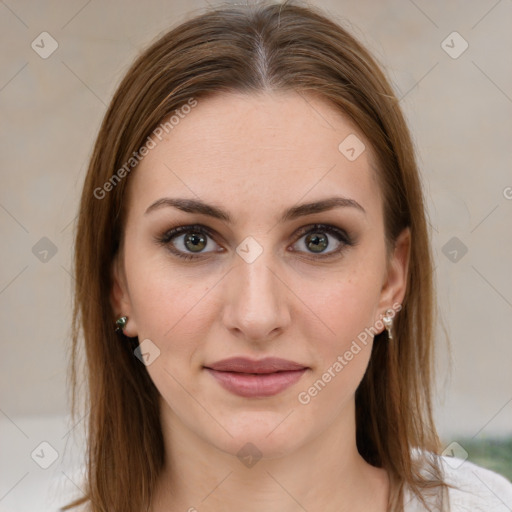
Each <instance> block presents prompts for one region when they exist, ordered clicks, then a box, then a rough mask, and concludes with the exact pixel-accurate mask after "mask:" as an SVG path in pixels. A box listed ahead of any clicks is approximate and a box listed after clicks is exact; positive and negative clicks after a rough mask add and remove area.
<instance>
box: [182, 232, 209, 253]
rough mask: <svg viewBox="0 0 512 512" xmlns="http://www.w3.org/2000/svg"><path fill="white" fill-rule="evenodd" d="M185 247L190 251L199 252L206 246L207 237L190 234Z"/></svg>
mask: <svg viewBox="0 0 512 512" xmlns="http://www.w3.org/2000/svg"><path fill="white" fill-rule="evenodd" d="M185 245H186V246H187V248H188V249H190V250H192V251H195V252H198V251H196V249H197V250H201V249H204V247H205V246H206V237H205V236H204V235H201V234H199V235H198V234H192V235H191V234H189V235H187V236H186V238H185Z"/></svg>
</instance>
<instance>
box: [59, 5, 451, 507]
mask: <svg viewBox="0 0 512 512" xmlns="http://www.w3.org/2000/svg"><path fill="white" fill-rule="evenodd" d="M262 90H270V91H271V90H276V91H277V90H294V91H297V92H299V93H302V92H308V93H316V94H318V95H320V96H321V97H323V98H324V99H327V100H329V101H330V102H331V104H332V105H333V108H336V109H339V111H340V112H342V113H344V114H345V115H347V116H348V117H349V118H350V119H352V120H353V122H354V123H355V124H356V125H357V126H358V127H359V129H360V130H361V131H362V133H364V135H365V136H366V138H367V140H368V141H369V142H370V144H371V146H372V148H373V150H374V152H375V155H376V158H377V163H378V166H377V167H378V170H376V175H377V179H378V180H379V184H380V187H381V191H382V194H383V198H384V218H385V232H386V240H387V243H388V247H393V243H394V241H395V240H396V238H397V236H398V235H399V233H400V232H401V231H402V230H403V229H404V228H406V227H409V228H410V231H411V235H412V246H411V253H410V263H409V275H408V281H407V291H406V295H405V298H404V301H403V308H402V310H401V311H400V313H399V314H398V315H397V316H396V319H395V325H394V333H395V335H394V339H393V342H391V343H388V342H386V340H385V339H382V340H380V339H379V338H380V337H382V336H386V334H385V333H383V334H380V335H377V336H376V339H375V343H374V348H373V351H372V354H371V358H370V362H369V366H368V369H367V371H366V374H365V376H364V378H363V380H362V382H361V384H360V386H359V388H358V390H357V392H356V422H357V447H358V450H359V452H360V454H361V455H362V456H363V457H364V459H365V460H366V461H367V462H368V463H370V464H372V465H375V466H378V467H382V468H385V469H386V470H387V472H388V474H389V476H390V482H391V493H390V500H389V510H397V511H400V510H402V509H403V507H402V500H403V492H404V484H406V485H407V486H409V487H410V489H411V490H412V491H413V493H414V494H415V495H416V496H417V497H418V499H420V500H422V498H423V496H425V495H426V494H427V493H428V491H432V490H434V491H435V492H436V493H437V494H438V495H439V496H446V493H445V490H446V486H445V483H444V482H443V479H442V471H441V468H440V466H439V462H438V461H437V459H436V458H435V457H434V458H432V457H427V456H426V455H423V454H426V453H433V454H438V453H439V451H440V441H439V438H438V434H437V432H436V429H435V426H434V422H433V415H432V404H431V392H432V383H433V366H434V365H433V355H434V354H433V345H434V344H433V325H434V321H435V318H434V315H435V307H434V294H433V279H432V255H431V249H430V242H429V233H428V229H427V223H426V217H425V211H424V200H423V197H422V188H421V182H420V178H419V175H418V169H417V165H416V162H415V156H414V151H413V146H412V142H411V138H410V135H409V131H408V128H407V126H406V123H405V121H404V118H403V115H402V113H401V110H400V107H399V102H398V100H397V98H396V97H395V95H394V93H393V90H392V88H391V87H390V85H389V83H388V82H387V80H386V78H385V76H384V74H383V73H382V71H381V70H380V69H379V66H378V65H377V64H376V62H375V61H374V60H373V58H372V57H371V56H370V55H369V53H368V51H367V50H366V49H365V48H363V47H362V46H361V45H360V44H359V43H358V42H357V41H356V40H355V39H354V37H353V36H351V35H350V34H349V33H348V32H347V31H346V30H345V29H343V28H342V27H341V26H340V25H339V24H338V23H336V22H334V21H331V20H330V19H328V18H327V17H326V15H325V14H324V13H322V12H321V11H320V10H319V9H317V8H313V7H310V6H308V7H305V6H300V5H296V4H293V3H291V2H285V3H283V4H278V3H259V4H253V5H246V6H239V5H238V6H229V7H221V8H216V9H213V8H212V9H209V10H207V11H206V12H203V13H201V14H199V15H196V16H194V17H193V18H191V19H189V20H187V21H185V22H183V23H181V24H180V25H179V26H177V27H176V28H174V29H172V30H170V31H169V32H167V33H165V34H164V35H163V36H161V37H159V38H158V39H157V40H156V42H154V43H153V44H152V45H151V46H150V47H149V48H148V49H146V50H145V51H144V52H143V53H142V54H141V55H140V56H139V57H138V58H137V59H136V61H135V62H134V63H133V65H132V66H131V68H130V69H129V71H128V72H127V73H126V75H125V77H124V79H123V80H122V82H121V84H120V85H119V87H118V89H117V91H116V92H115V94H114V97H113V99H112V101H111V103H110V106H109V108H108V110H107V113H106V115H105V118H104V120H103V123H102V125H101V128H100V131H99V133H98V137H97V140H96V144H95V146H94V150H93V153H92V157H91V160H90V165H89V169H88V173H87V176H86V179H85V183H84V187H83V193H82V197H81V203H80V212H79V219H78V226H77V231H76V245H75V269H74V272H75V278H76V291H75V303H74V316H73V349H72V364H71V375H72V379H73V390H74V392H73V410H74V411H75V412H76V410H77V408H78V407H77V403H78V400H77V389H78V387H79V375H80V373H81V370H82V368H81V367H80V361H81V359H80V354H81V349H82V346H83V347H84V348H85V358H86V365H85V366H86V375H85V378H86V382H87V397H86V403H87V404H88V444H87V446H88V460H87V487H86V496H85V497H83V498H81V499H80V500H77V501H76V502H74V503H73V504H71V505H69V506H68V507H66V508H70V507H72V506H75V505H77V504H79V503H85V502H89V507H90V509H91V510H92V511H93V512H100V511H101V512H107V511H108V512H114V511H122V512H140V511H142V510H147V508H148V506H149V504H150V502H151V496H152V492H153V490H154V487H155V483H156V481H157V479H158V476H159V473H160V471H161V469H162V467H163V462H164V461H163V456H164V446H163V436H162V432H161V425H160V420H159V407H158V397H159V394H158V391H157V390H156V388H155V386H154V384H153V383H152V381H151V379H150V378H149V376H148V373H147V371H146V369H145V367H144V366H143V365H142V364H140V362H139V361H138V359H137V358H136V357H135V356H134V354H133V346H132V347H131V348H130V347H129V346H123V345H122V344H120V343H119V340H118V339H117V337H116V334H115V333H114V330H113V327H114V323H113V322H114V312H113V311H112V307H111V303H110V294H111V288H112V273H111V269H112V262H113V260H114V257H115V255H116V253H117V251H118V250H119V246H120V243H122V235H123V225H124V218H125V211H124V208H125V204H126V201H125V191H126V186H127V184H128V182H129V180H130V176H129V174H130V172H136V163H137V162H136V161H131V160H130V159H131V158H133V155H134V154H139V153H138V152H139V149H140V148H141V147H142V146H143V145H144V144H146V143H147V140H148V137H149V136H150V135H151V133H152V131H153V130H155V128H156V127H157V126H158V125H159V123H161V122H162V120H165V119H167V118H169V116H172V115H173V114H175V111H176V110H178V109H179V108H181V107H182V106H183V105H186V104H187V103H189V104H190V103H191V100H192V101H199V102H200V101H201V98H205V97H207V96H208V95H211V94H218V93H222V92H229V91H243V92H246V93H251V92H258V91H262ZM171 136H172V135H171ZM127 162H131V163H130V164H129V165H127ZM132 168H133V170H132ZM121 169H124V172H121V171H120V170H121ZM82 333H83V339H82V337H81V334H82ZM133 341H134V343H135V345H136V343H137V339H136V338H135V339H134V340H133ZM415 449H417V450H418V452H417V453H418V458H415V457H414V456H413V451H414V450H415ZM422 467H423V468H424V467H427V468H428V470H427V474H425V473H424V472H422V471H421V468H422ZM439 503H440V501H438V504H437V505H436V507H435V508H436V509H437V510H441V507H439Z"/></svg>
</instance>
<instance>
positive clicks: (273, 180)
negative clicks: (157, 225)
mask: <svg viewBox="0 0 512 512" xmlns="http://www.w3.org/2000/svg"><path fill="white" fill-rule="evenodd" d="M187 112H188V113H187V114H184V113H182V115H181V116H180V117H179V118H178V117H177V116H175V118H174V119H173V124H172V125H167V132H168V133H166V132H165V131H163V133H162V134H161V137H160V138H161V139H162V140H159V139H158V138H155V137H153V140H154V141H155V142H156V146H155V147H154V148H153V149H151V150H150V151H149V152H148V154H147V155H146V156H145V157H144V158H143V160H142V161H141V163H140V164H139V165H138V167H137V168H136V170H135V171H134V172H133V175H132V176H131V177H130V182H131V184H130V187H129V190H130V194H129V202H130V209H134V208H135V209H136V210H140V209H142V208H145V207H147V206H148V205H149V204H150V203H151V202H153V201H155V200H156V199H159V198H160V197H164V196H180V197H184V196H185V197H190V198H201V199H203V200H205V201H208V199H212V200H215V201H216V202H219V201H221V202H222V203H223V204H230V205H232V206H233V208H235V207H239V208H240V209H241V210H243V211H244V212H246V213H248V212H249V211H255V208H258V207H261V208H262V209H264V210H265V211H268V212H271V210H272V206H273V205H276V206H277V205H280V204H281V202H282V203H283V204H287V205H288V204H291V203H294V202H298V201H299V200H300V199H302V198H303V199H304V200H315V199H321V198H323V197H326V196H328V195H333V192H338V193H339V194H342V195H344V196H346V197H350V198H352V199H355V200H356V201H358V202H360V203H364V205H365V209H370V210H371V208H372V206H371V205H372V204H373V205H374V206H376V207H377V211H376V212H375V213H378V210H380V207H379V202H380V192H379V187H378V184H377V180H376V179H375V173H376V169H375V166H374V164H373V161H374V158H373V155H372V151H371V148H370V147H369V144H368V143H367V141H366V140H365V138H364V136H363V135H362V134H361V132H360V131H359V130H358V129H357V128H356V127H355V125H354V124H353V123H352V122H350V121H349V119H348V118H347V117H346V116H344V115H343V114H341V113H340V112H339V111H338V110H337V109H335V108H334V107H333V106H332V105H331V104H330V103H328V102H327V101H326V100H323V99H321V98H319V97H318V96H314V95H311V94H304V93H297V92H292V91H286V92H274V91H273V92H265V93H258V94H253V93H251V94H243V93H223V94H217V95H215V96H212V97H209V98H203V99H201V98H199V99H198V100H197V106H195V107H194V108H193V109H190V111H189V110H188V109H187ZM170 126H172V128H170ZM359 153H360V154H359ZM354 157H356V158H354Z"/></svg>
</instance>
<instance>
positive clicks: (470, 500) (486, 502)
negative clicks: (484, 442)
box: [404, 456, 512, 512]
mask: <svg viewBox="0 0 512 512" xmlns="http://www.w3.org/2000/svg"><path fill="white" fill-rule="evenodd" d="M437 457H439V458H440V459H441V468H442V470H443V473H444V481H445V482H446V483H448V484H451V485H454V486H457V487H458V489H451V488H450V489H449V491H448V494H449V498H450V512H511V511H512V483H511V482H510V481H509V480H507V479H506V478H505V477H504V476H502V475H500V474H498V473H496V472H494V471H491V470H489V469H485V468H482V467H480V466H477V465H476V464H474V463H472V462H469V461H468V460H463V459H460V458H458V457H447V456H437ZM427 502H428V501H427ZM425 510H427V509H425V507H424V506H423V505H422V504H421V502H419V501H418V500H417V498H416V497H415V496H414V495H413V494H412V493H411V492H410V490H409V489H407V488H406V490H405V494H404V511H405V512H424V511H425Z"/></svg>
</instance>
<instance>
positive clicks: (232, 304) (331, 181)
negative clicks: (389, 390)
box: [112, 92, 408, 457]
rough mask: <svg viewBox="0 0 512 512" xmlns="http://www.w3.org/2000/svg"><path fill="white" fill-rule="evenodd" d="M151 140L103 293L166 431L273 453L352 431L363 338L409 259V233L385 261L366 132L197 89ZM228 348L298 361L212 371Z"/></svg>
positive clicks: (272, 101)
mask: <svg viewBox="0 0 512 512" xmlns="http://www.w3.org/2000/svg"><path fill="white" fill-rule="evenodd" d="M164 134H165V133H164ZM347 137H348V138H347ZM155 141H156V142H157V144H156V147H154V148H153V149H151V150H150V151H149V153H148V154H147V156H145V157H144V159H143V160H142V162H141V163H140V165H139V167H138V168H137V169H136V170H135V171H133V174H132V175H131V176H129V177H128V178H125V179H129V180H130V186H129V193H128V195H127V197H126V200H127V201H128V213H127V218H126V224H125V232H124V246H123V250H122V253H121V255H120V258H119V260H118V262H117V263H119V265H118V266H114V276H115V285H114V288H113V294H112V301H113V307H114V311H115V312H116V313H117V314H119V315H126V316H128V324H127V326H126V329H125V333H126V334H127V335H129V336H138V338H139V342H140V343H141V344H142V352H143V353H144V354H145V356H144V357H143V359H144V360H145V363H146V365H147V371H148V372H149V375H150V376H151V378H152V380H153V382H154V383H155V385H156V387H157V388H158V390H159V392H160V394H161V407H162V418H163V422H164V423H163V424H164V428H169V429H171V430H172V431H173V432H175V433H178V432H181V433H183V435H186V436H188V437H189V438H190V439H192V438H194V439H196V440H197V441H201V442H204V443H207V444H208V445H211V446H213V447H216V448H219V449H220V450H222V451H225V452H228V453H232V454H236V453H238V452H239V450H240V449H241V448H242V447H243V446H245V445H246V443H248V442H250V443H252V444H253V445H255V446H256V447H257V449H258V450H259V451H260V452H261V453H262V454H263V455H264V456H268V457H276V456H282V455H285V454H287V453H291V452H293V451H294V450H297V449H298V448H299V447H300V446H302V445H304V444H305V443H307V442H308V441H311V440H313V439H314V438H316V437H317V436H319V435H320V434H322V433H324V432H325V431H326V430H327V429H328V428H336V429H341V430H337V431H339V432H346V433H348V432H352V429H353V428H354V394H355V391H356V388H357V387H358V384H359V383H360V381H361V379H362V377H363V375H364V372H365V370H366V367H367V364H368V360H369V357H370V353H371V347H372V342H373V339H372V333H375V332H380V331H382V330H383V325H382V323H381V322H380V319H381V315H382V314H383V313H384V312H385V311H386V309H388V308H393V305H394V304H395V309H396V304H397V303H400V302H401V300H402V298H403V295H404V292H405V280H406V272H407V258H408V233H407V232H404V233H403V236H401V237H400V239H399V241H400V243H399V244H398V245H397V249H396V250H395V253H394V255H392V259H391V260H389V261H388V260H386V246H385V238H384V222H383V213H382V208H383V207H382V198H381V195H380V191H379V186H378V183H377V180H376V173H377V172H378V170H377V169H376V168H375V166H374V164H373V163H372V156H371V149H370V148H369V145H368V143H367V141H366V140H365V138H364V137H363V136H362V135H361V134H360V132H359V131H358V130H357V129H356V128H355V127H354V126H353V125H352V124H351V123H350V122H349V121H348V120H347V119H346V118H345V117H344V116H342V115H340V114H339V113H338V112H337V111H336V110H334V108H333V107H332V106H330V105H329V104H328V103H326V102H324V101H323V100H321V99H319V98H317V97H314V96H306V95H302V94H301V95H299V94H296V93H293V92H287V93H275V92H273V93H265V94H260V95H255V94H251V95H243V94H222V95H217V96H215V97H211V98H208V99H199V100H198V104H197V106H196V107H195V108H193V109H191V111H190V113H188V114H187V115H186V116H183V118H180V120H179V123H178V124H176V125H175V126H174V127H173V129H172V130H171V131H170V133H169V134H168V135H166V136H165V137H164V138H162V140H161V141H159V140H158V139H156V138H155ZM362 144H364V145H365V147H364V146H363V145H362ZM333 198H338V203H337V205H335V206H334V207H333V206H332V204H331V206H330V207H329V208H323V207H321V205H322V202H323V201H326V200H331V199H333ZM167 199H169V201H167ZM178 199H180V200H181V201H183V202H182V203H181V204H182V206H183V208H181V209H180V208H178V207H176V206H172V205H171V204H170V200H173V201H176V200H178ZM166 201H167V202H166ZM185 201H190V202H191V203H188V206H187V205H186V203H185ZM315 203H319V206H317V207H315V206H309V207H307V208H306V207H302V206H301V205H305V204H312V205H314V204H315ZM194 205H195V206H194ZM197 205H201V208H198V207H196V206H197ZM207 205H208V206H207ZM185 206H187V207H185ZM324 206H325V205H324ZM327 206H329V205H328V204H327ZM192 210H194V211H192ZM199 210H200V211H199ZM209 212H210V213H212V212H214V213H216V214H217V213H219V212H222V215H209V214H208V213H209ZM228 218H229V220H228ZM315 224H320V226H316V227H315V226H314V225H315ZM191 225H194V226H195V227H191V228H190V231H181V232H178V233H176V234H173V233H172V232H171V229H174V228H177V227H185V226H191ZM370 329H372V330H370ZM232 357H242V358H248V359H250V360H252V361H260V360H262V359H264V358H267V357H276V358H281V359H284V360H288V361H292V362H295V363H298V366H299V367H301V368H305V370H294V371H286V372H280V373H276V372H275V371H274V370H276V369H281V370H283V369H284V367H282V366H280V365H277V366H276V367H274V368H270V369H269V368H267V370H266V371H270V372H271V373H267V374H266V375H262V374H259V375H250V373H251V374H252V373H257V372H258V371H262V369H261V368H260V369H259V370H257V369H256V371H254V372H251V371H250V370H255V368H253V367H251V366H247V367H245V369H244V368H241V367H235V368H234V369H235V370H237V372H240V373H233V372H227V371H220V370H218V371H215V370H212V369H208V368H211V367H213V366H215V363H216V362H219V361H221V360H224V359H227V358H232ZM141 364H142V363H141ZM224 369H226V368H224ZM227 369H229V368H227ZM231 369H232V370H233V368H231ZM244 372H245V373H244ZM343 429H344V430H343ZM251 449H254V448H251Z"/></svg>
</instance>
